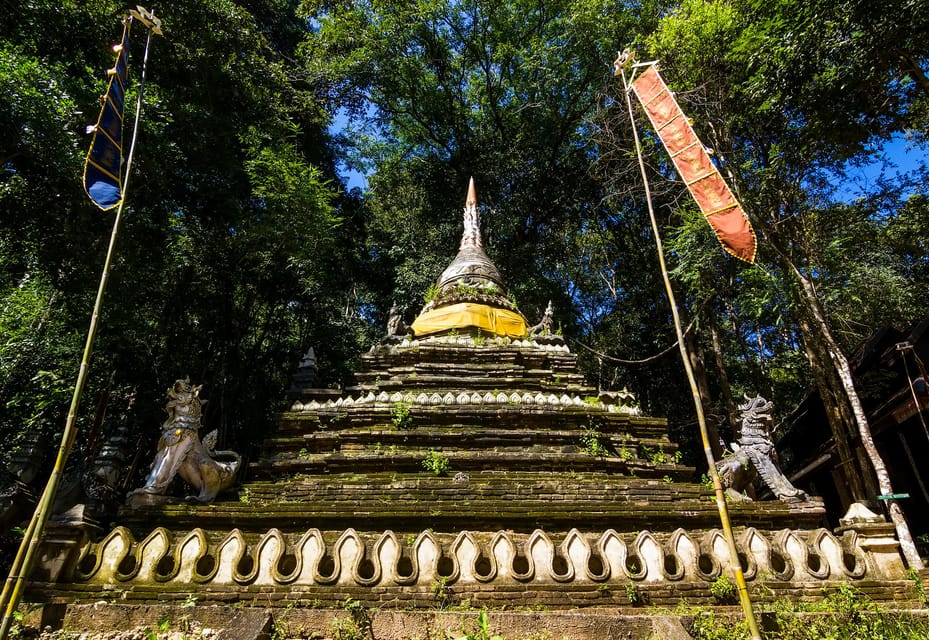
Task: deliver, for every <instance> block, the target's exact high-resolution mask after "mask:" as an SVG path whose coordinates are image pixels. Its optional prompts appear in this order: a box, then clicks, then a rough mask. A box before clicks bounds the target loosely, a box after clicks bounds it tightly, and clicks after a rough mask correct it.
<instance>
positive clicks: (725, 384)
mask: <svg viewBox="0 0 929 640" xmlns="http://www.w3.org/2000/svg"><path fill="white" fill-rule="evenodd" d="M707 315H709V316H711V314H707ZM709 326H710V337H711V338H712V340H713V355H714V356H715V358H716V369H717V371H718V372H719V386H720V389H721V390H722V394H723V401H724V402H725V405H726V416H727V418H728V420H729V429H730V430H731V433H732V437H733V438H734V437H735V435H736V433H738V429H739V413H738V410H737V408H736V405H735V401H734V400H733V399H732V387H731V386H729V374H728V372H727V371H726V361H725V359H724V358H723V345H722V342H721V341H720V339H719V328H718V327H717V326H716V318H715V317H712V316H711V317H710V318H709Z"/></svg>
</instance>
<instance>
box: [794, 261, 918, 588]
mask: <svg viewBox="0 0 929 640" xmlns="http://www.w3.org/2000/svg"><path fill="white" fill-rule="evenodd" d="M782 257H784V256H783V255H782ZM785 260H786V261H787V262H788V265H789V267H790V269H791V271H792V272H793V274H794V276H795V277H796V278H797V280H798V282H799V284H800V293H801V294H802V295H803V298H804V301H805V302H806V305H805V307H804V308H803V311H804V312H806V313H808V314H809V316H810V318H811V319H812V320H813V322H814V324H813V327H812V328H815V329H816V330H817V331H818V332H819V333H820V335H821V336H822V338H823V343H824V346H825V348H826V350H827V352H828V355H829V357H830V359H831V361H832V364H833V366H834V367H835V373H836V375H837V376H838V378H839V381H840V382H841V385H842V388H843V390H844V391H845V395H846V397H847V398H848V402H849V404H850V405H851V410H852V415H853V416H854V419H855V425H856V426H857V427H858V434H859V436H860V437H861V445H862V447H864V450H865V452H866V453H867V455H868V459H869V460H870V461H871V465H872V466H873V467H874V473H875V475H877V483H878V487H879V489H880V492H881V494H883V495H885V496H886V495H890V494H892V493H893V492H894V491H893V486H892V484H891V482H890V475H889V474H888V473H887V467H886V466H885V465H884V460H883V458H881V454H880V453H879V452H878V450H877V447H876V446H875V445H874V438H872V437H871V428H870V426H869V425H868V418H867V416H866V415H865V412H864V407H863V406H862V404H861V399H860V398H859V397H858V392H857V391H856V390H855V382H854V378H853V376H852V368H851V366H850V365H849V363H848V359H847V358H846V357H845V354H844V353H842V350H841V349H840V348H839V345H838V344H837V343H836V341H835V339H834V338H833V337H832V333H831V332H830V331H829V324H828V323H827V322H826V317H825V314H824V313H823V311H822V308H821V307H820V306H819V299H818V297H817V295H816V291H815V289H814V288H813V283H812V282H810V280H809V279H808V278H807V277H805V276H804V275H803V274H802V273H800V270H799V269H797V267H796V266H795V265H794V264H793V263H792V262H790V261H789V260H787V259H786V258H785ZM887 510H888V511H889V512H890V519H891V521H892V522H893V524H894V528H895V529H896V531H897V538H898V539H899V541H900V549H901V551H902V552H903V557H904V558H905V559H906V562H907V564H908V565H909V566H910V567H911V568H913V569H917V570H918V569H922V568H923V561H922V558H920V557H919V552H918V551H917V550H916V544H915V543H914V542H913V536H912V535H911V534H910V528H909V526H908V525H907V523H906V519H905V518H904V517H903V511H902V510H901V509H900V505H899V504H898V503H897V501H896V500H887Z"/></svg>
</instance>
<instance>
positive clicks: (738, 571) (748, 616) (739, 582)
mask: <svg viewBox="0 0 929 640" xmlns="http://www.w3.org/2000/svg"><path fill="white" fill-rule="evenodd" d="M614 75H619V76H620V77H621V78H622V81H623V95H624V96H625V98H626V107H627V108H628V110H629V120H630V123H631V125H632V135H633V138H634V140H635V152H636V156H637V158H638V160H639V171H640V172H641V174H642V184H643V185H644V187H645V200H646V202H647V204H648V217H649V220H650V221H651V225H652V233H653V234H654V236H655V246H656V248H657V250H658V264H659V265H660V267H661V278H662V280H663V281H664V287H665V293H667V295H668V302H669V303H670V305H671V317H672V318H673V319H674V331H675V333H676V335H677V345H678V349H679V351H680V354H681V361H682V362H683V364H684V371H685V372H686V373H687V380H688V382H690V394H691V397H692V398H693V401H694V409H695V410H696V413H697V423H698V424H699V425H700V439H701V440H702V443H703V452H704V454H705V455H706V462H707V466H708V467H709V470H708V473H709V476H710V478H711V479H712V481H713V488H714V490H715V492H716V507H717V509H718V510H719V520H720V522H721V523H722V527H723V534H724V537H725V538H726V544H727V546H728V547H729V570H730V571H731V572H732V574H733V575H734V576H735V582H736V587H737V589H738V593H739V603H740V604H741V606H742V613H743V615H744V616H745V622H746V623H747V624H748V629H749V632H750V633H751V636H752V640H761V635H760V632H759V631H758V623H757V621H756V620H755V612H754V610H753V609H752V601H751V598H750V596H749V594H748V586H747V585H746V584H745V576H744V575H743V573H742V566H741V564H740V562H739V555H738V550H737V549H736V546H735V538H734V537H733V535H732V525H731V523H730V521H729V509H728V508H727V506H726V496H725V493H724V492H723V486H722V482H721V481H720V479H719V472H718V471H717V470H716V460H715V459H714V457H713V450H712V448H711V447H710V439H709V435H708V429H707V425H706V417H705V415H704V413H703V402H702V400H701V398H700V393H699V391H698V390H697V381H696V378H695V376H694V372H693V367H692V366H691V364H690V358H689V356H688V353H687V346H686V345H685V344H684V332H683V330H682V328H681V318H680V315H679V314H678V311H677V301H676V299H675V297H674V291H673V289H672V288H671V279H670V277H669V275H668V267H667V265H666V263H665V259H664V248H663V246H662V242H661V235H660V234H659V230H658V222H657V220H656V218H655V210H654V207H653V206H652V194H651V189H650V187H649V184H648V176H647V174H646V172H645V160H644V159H643V158H642V144H641V142H640V141H639V132H638V130H637V129H636V126H635V115H634V113H633V109H632V99H631V98H630V97H629V92H630V87H629V84H628V83H627V82H626V70H625V67H624V66H623V65H622V64H619V65H617V67H616V72H615V73H614Z"/></svg>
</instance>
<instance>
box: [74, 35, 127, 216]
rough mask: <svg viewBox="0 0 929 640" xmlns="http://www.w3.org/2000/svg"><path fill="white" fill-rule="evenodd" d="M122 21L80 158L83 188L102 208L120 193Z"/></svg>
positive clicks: (124, 67) (124, 49)
mask: <svg viewBox="0 0 929 640" xmlns="http://www.w3.org/2000/svg"><path fill="white" fill-rule="evenodd" d="M130 25H131V19H127V20H126V21H125V22H124V27H123V38H122V41H121V43H120V44H118V45H116V46H115V47H113V48H114V50H116V52H117V56H116V65H115V66H114V67H113V68H112V69H110V70H108V71H107V74H108V75H109V77H110V80H109V84H108V86H107V89H106V93H105V94H104V95H103V96H101V98H100V101H101V102H102V103H103V106H102V108H101V109H100V117H99V118H97V124H96V125H94V126H93V127H92V129H91V130H92V131H93V138H92V139H91V141H90V150H89V151H88V152H87V160H86V161H85V162H84V191H86V192H87V195H88V196H90V199H91V200H93V202H94V204H95V205H97V206H98V207H100V208H101V209H103V210H104V211H106V210H108V209H112V208H113V207H115V206H117V205H118V204H119V203H120V202H121V201H122V199H123V195H122V161H123V105H124V102H125V98H126V81H127V79H128V74H129V27H130Z"/></svg>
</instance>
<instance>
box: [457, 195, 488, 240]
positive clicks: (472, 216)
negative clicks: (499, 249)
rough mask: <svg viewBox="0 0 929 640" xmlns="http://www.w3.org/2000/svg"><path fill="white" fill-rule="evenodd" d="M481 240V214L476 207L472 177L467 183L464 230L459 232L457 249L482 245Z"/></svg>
mask: <svg viewBox="0 0 929 640" xmlns="http://www.w3.org/2000/svg"><path fill="white" fill-rule="evenodd" d="M483 246H484V243H483V241H482V240H481V214H480V212H479V211H478V209H477V189H476V188H475V187H474V178H473V177H472V178H471V181H470V182H469V183H468V195H467V197H466V199H465V208H464V231H463V232H462V234H461V244H460V245H459V247H458V249H459V250H461V249H465V248H467V247H483Z"/></svg>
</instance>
